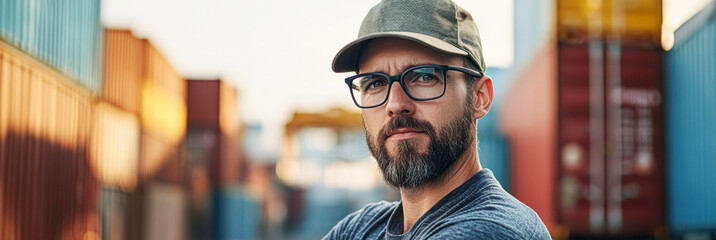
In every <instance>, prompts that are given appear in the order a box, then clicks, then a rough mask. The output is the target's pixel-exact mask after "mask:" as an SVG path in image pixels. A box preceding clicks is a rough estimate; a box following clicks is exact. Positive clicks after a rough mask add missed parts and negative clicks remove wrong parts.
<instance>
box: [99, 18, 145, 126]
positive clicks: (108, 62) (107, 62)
mask: <svg viewBox="0 0 716 240" xmlns="http://www.w3.org/2000/svg"><path fill="white" fill-rule="evenodd" d="M104 39H105V44H104V46H105V48H104V51H105V52H104V82H103V88H102V98H103V99H104V100H105V101H107V102H109V103H112V104H114V105H115V106H118V107H120V108H122V109H124V110H126V111H129V112H131V113H135V114H137V113H139V109H140V103H141V95H140V93H141V91H140V90H141V86H142V78H143V76H144V65H145V63H144V62H145V60H146V57H145V56H144V52H145V46H146V45H147V44H148V43H147V40H146V39H139V38H136V37H134V35H132V32H131V31H129V30H119V29H106V30H105V34H104Z"/></svg>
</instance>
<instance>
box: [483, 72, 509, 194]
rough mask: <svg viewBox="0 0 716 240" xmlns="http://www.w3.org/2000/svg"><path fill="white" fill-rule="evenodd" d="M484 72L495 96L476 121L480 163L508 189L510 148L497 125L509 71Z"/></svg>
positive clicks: (507, 84)
mask: <svg viewBox="0 0 716 240" xmlns="http://www.w3.org/2000/svg"><path fill="white" fill-rule="evenodd" d="M485 73H486V74H487V75H488V76H490V77H491V78H492V83H493V86H494V89H495V98H494V101H493V102H492V107H491V108H490V112H489V113H487V115H485V116H484V117H483V118H481V119H480V120H478V121H477V140H478V141H479V143H478V154H479V156H480V164H481V165H482V167H483V168H488V169H490V170H491V171H492V172H493V173H494V174H495V178H496V179H497V181H498V182H499V183H500V185H502V188H504V189H505V190H507V191H509V188H510V181H509V180H510V148H509V141H507V137H506V136H505V135H504V133H502V132H501V131H500V129H499V127H498V125H499V123H500V117H499V116H500V113H499V112H500V101H501V99H502V97H503V96H502V95H503V94H504V93H505V92H506V90H507V88H508V87H509V83H508V82H507V81H506V80H507V78H508V77H509V74H510V71H509V70H508V69H500V68H493V67H487V70H486V71H485Z"/></svg>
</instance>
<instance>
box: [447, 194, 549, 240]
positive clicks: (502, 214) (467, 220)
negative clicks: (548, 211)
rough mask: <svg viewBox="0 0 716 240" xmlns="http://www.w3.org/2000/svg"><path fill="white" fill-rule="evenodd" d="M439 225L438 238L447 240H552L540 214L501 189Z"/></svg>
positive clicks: (479, 199) (481, 196)
mask: <svg viewBox="0 0 716 240" xmlns="http://www.w3.org/2000/svg"><path fill="white" fill-rule="evenodd" d="M438 225H439V226H438V228H440V229H443V231H440V232H439V233H438V234H439V235H440V236H438V237H440V238H441V236H443V237H446V238H447V239H460V237H465V238H462V239H470V238H471V237H470V236H472V238H474V237H476V236H481V237H480V238H481V239H550V236H549V232H548V231H547V228H546V227H545V225H544V223H542V221H541V220H540V218H539V216H538V215H537V213H536V212H535V211H534V210H532V209H531V208H530V207H529V206H527V205H525V204H524V203H522V202H520V201H519V200H517V199H516V198H514V197H513V196H512V195H510V194H509V193H507V192H505V191H504V190H502V189H501V188H500V189H492V190H487V191H484V192H483V193H482V194H480V196H479V197H478V199H475V201H472V202H471V204H467V205H466V206H464V207H463V208H462V209H461V210H460V211H457V212H455V214H452V215H450V216H448V217H445V218H444V219H441V220H440V221H439V223H438Z"/></svg>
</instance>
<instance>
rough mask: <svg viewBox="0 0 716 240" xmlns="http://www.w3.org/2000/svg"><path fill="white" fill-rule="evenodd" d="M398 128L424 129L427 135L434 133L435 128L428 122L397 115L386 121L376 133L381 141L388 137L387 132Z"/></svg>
mask: <svg viewBox="0 0 716 240" xmlns="http://www.w3.org/2000/svg"><path fill="white" fill-rule="evenodd" d="M398 128H412V129H416V130H420V131H424V132H426V133H428V134H429V135H431V134H434V133H435V128H434V127H433V125H432V124H430V123H429V122H426V121H421V120H418V119H415V118H413V117H411V116H408V115H398V116H396V117H393V118H391V119H390V120H389V121H388V123H386V124H385V126H383V128H381V129H380V132H379V133H378V139H379V141H383V140H385V139H386V138H388V134H389V133H390V132H392V131H394V130H396V129H398Z"/></svg>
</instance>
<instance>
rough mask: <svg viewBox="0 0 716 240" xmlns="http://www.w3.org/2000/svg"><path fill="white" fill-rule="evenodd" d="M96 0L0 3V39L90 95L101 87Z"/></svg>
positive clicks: (21, 0)
mask: <svg viewBox="0 0 716 240" xmlns="http://www.w3.org/2000/svg"><path fill="white" fill-rule="evenodd" d="M99 13H100V1H99V0H67V1H23V0H0V39H2V40H3V41H6V42H8V43H10V44H12V45H14V46H15V47H17V48H19V49H21V50H23V51H25V52H27V53H29V54H30V55H32V56H33V57H35V58H37V59H40V60H41V61H43V62H44V63H46V64H49V65H50V66H51V67H52V68H54V69H55V70H58V71H60V72H61V73H62V74H63V75H65V76H67V77H69V79H71V80H72V82H76V83H79V85H82V86H83V87H85V88H87V89H89V90H90V91H92V92H96V91H99V90H100V88H101V87H102V84H101V78H100V70H101V69H100V68H101V61H100V60H101V42H100V39H101V31H102V29H101V27H100V21H99Z"/></svg>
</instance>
